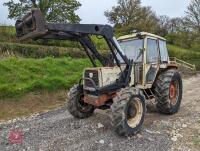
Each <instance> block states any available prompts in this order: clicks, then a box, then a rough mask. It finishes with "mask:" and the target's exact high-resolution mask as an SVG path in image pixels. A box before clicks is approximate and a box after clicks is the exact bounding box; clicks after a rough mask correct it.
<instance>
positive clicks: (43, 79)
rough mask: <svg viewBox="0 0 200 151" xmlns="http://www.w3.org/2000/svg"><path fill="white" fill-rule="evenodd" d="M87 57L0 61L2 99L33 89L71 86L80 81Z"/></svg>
mask: <svg viewBox="0 0 200 151" xmlns="http://www.w3.org/2000/svg"><path fill="white" fill-rule="evenodd" d="M89 66H91V64H90V62H89V60H87V59H71V58H59V59H53V58H44V59H25V58H20V59H16V58H9V59H5V60H1V61H0V73H1V75H0V99H2V98H9V97H16V96H21V95H23V94H25V93H28V92H32V91H40V90H47V91H55V90H60V89H69V88H70V87H71V86H72V85H73V84H74V83H76V82H78V80H79V78H80V77H81V76H82V71H83V69H84V68H85V67H89Z"/></svg>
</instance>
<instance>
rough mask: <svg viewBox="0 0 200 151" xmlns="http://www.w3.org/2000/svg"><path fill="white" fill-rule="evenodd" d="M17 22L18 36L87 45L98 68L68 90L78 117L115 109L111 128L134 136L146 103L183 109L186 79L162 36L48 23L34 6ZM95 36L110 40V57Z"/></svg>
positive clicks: (165, 110) (170, 111) (88, 70)
mask: <svg viewBox="0 0 200 151" xmlns="http://www.w3.org/2000/svg"><path fill="white" fill-rule="evenodd" d="M15 26H16V33H17V37H18V39H19V40H26V39H29V38H31V39H34V40H37V39H57V40H70V41H77V42H79V43H80V45H81V46H82V47H83V48H84V51H85V53H86V54H87V55H88V58H89V59H90V61H91V63H92V64H93V66H94V67H92V68H86V69H85V70H84V72H83V76H82V78H81V79H80V80H79V82H78V83H77V84H76V85H74V86H73V87H72V88H71V89H70V91H69V93H68V99H67V100H68V103H67V106H68V111H69V112H70V113H71V114H72V115H73V116H74V117H75V118H78V119H84V118H88V117H90V116H92V115H93V113H94V111H95V109H102V110H106V109H111V124H112V126H113V129H114V130H115V131H116V132H117V133H118V134H119V135H121V136H131V135H134V134H137V133H138V132H139V131H140V130H141V127H142V125H143V122H144V117H145V113H146V102H147V101H149V100H151V99H155V100H156V107H157V110H158V111H159V112H160V113H164V114H169V115H171V114H175V113H177V112H178V111H179V108H180V104H181V100H182V87H183V86H182V78H181V75H180V73H179V71H178V66H177V65H176V64H171V63H170V60H169V55H168V50H167V46H166V40H165V39H164V38H162V37H160V36H157V35H154V34H150V33H146V32H133V33H131V34H130V35H125V36H122V37H119V38H118V39H117V38H115V36H114V30H113V28H112V27H111V26H110V25H98V24H68V23H66V24H64V23H47V22H46V21H45V19H44V17H43V16H42V13H41V11H40V10H39V9H32V10H31V12H30V13H28V14H27V15H26V16H25V17H23V18H22V20H18V21H17V22H16V25H15ZM91 36H97V37H98V38H99V37H101V38H103V39H104V40H105V41H106V43H107V45H108V48H109V52H110V53H108V54H107V56H104V55H102V54H101V51H98V50H97V48H96V46H95V44H94V42H93V40H92V38H91ZM99 64H100V65H99Z"/></svg>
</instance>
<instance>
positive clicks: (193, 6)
mask: <svg viewBox="0 0 200 151" xmlns="http://www.w3.org/2000/svg"><path fill="white" fill-rule="evenodd" d="M186 23H187V25H188V26H189V27H190V28H191V30H194V31H196V32H200V0H192V1H191V3H190V4H189V6H188V8H187V11H186Z"/></svg>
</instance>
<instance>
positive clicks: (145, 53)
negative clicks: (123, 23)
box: [117, 32, 170, 88]
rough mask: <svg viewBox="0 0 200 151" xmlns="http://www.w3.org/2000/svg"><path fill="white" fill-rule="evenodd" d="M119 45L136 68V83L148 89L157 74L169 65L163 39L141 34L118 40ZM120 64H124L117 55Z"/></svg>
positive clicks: (144, 33)
mask: <svg viewBox="0 0 200 151" xmlns="http://www.w3.org/2000/svg"><path fill="white" fill-rule="evenodd" d="M118 42H119V45H120V46H121V48H122V50H123V51H124V53H125V55H126V56H127V58H128V59H130V60H133V62H134V64H135V66H136V68H135V70H136V72H135V73H137V74H136V82H137V84H140V85H143V86H144V87H146V88H148V87H151V86H152V84H153V81H154V80H155V78H156V75H157V72H158V71H159V69H160V68H161V67H162V66H163V67H166V65H168V64H169V63H170V61H169V55H168V50H167V45H166V39H164V38H163V37H160V36H157V35H154V34H150V33H146V32H141V33H134V34H131V35H126V36H122V37H119V38H118ZM117 58H118V59H119V60H120V63H122V64H123V63H124V62H123V59H122V58H121V57H120V55H117Z"/></svg>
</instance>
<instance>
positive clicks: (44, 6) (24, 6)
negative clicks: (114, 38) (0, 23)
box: [4, 0, 81, 23]
mask: <svg viewBox="0 0 200 151" xmlns="http://www.w3.org/2000/svg"><path fill="white" fill-rule="evenodd" d="M4 6H7V7H8V9H9V15H8V18H10V19H20V18H22V16H24V15H25V14H27V13H28V12H30V10H31V8H39V9H40V10H41V12H42V14H43V15H44V16H45V18H46V20H47V21H49V22H54V23H60V22H65V23H66V22H70V23H78V22H80V18H79V16H78V15H76V14H75V11H76V10H77V9H78V8H79V7H80V6H81V4H80V3H79V2H77V1H76V0H20V2H17V3H16V2H14V1H13V0H10V1H9V2H7V3H4Z"/></svg>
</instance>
